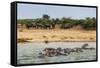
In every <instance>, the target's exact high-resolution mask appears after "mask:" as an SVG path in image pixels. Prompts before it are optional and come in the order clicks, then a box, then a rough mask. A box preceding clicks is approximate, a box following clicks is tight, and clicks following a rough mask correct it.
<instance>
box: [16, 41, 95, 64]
mask: <svg viewBox="0 0 100 68" xmlns="http://www.w3.org/2000/svg"><path fill="white" fill-rule="evenodd" d="M85 43H88V44H89V46H88V47H94V48H96V42H50V43H48V44H45V43H43V42H40V43H18V46H17V49H18V50H17V53H18V54H17V63H18V64H38V63H53V62H70V61H86V60H96V50H84V52H81V53H71V54H70V55H68V56H55V57H45V58H38V56H39V55H38V53H40V52H42V50H43V49H44V48H49V47H50V48H58V47H61V48H75V47H81V46H82V45H83V44H85Z"/></svg>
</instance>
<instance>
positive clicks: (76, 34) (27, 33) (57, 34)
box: [17, 29, 96, 42]
mask: <svg viewBox="0 0 100 68" xmlns="http://www.w3.org/2000/svg"><path fill="white" fill-rule="evenodd" d="M20 30H21V31H20ZM17 33H18V34H17V35H18V36H17V39H18V42H28V41H45V40H48V41H96V31H95V30H88V31H87V30H74V29H71V30H70V29H66V30H61V29H58V30H53V29H52V30H43V29H36V30H35V29H18V31H17Z"/></svg>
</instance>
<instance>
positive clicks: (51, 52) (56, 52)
mask: <svg viewBox="0 0 100 68" xmlns="http://www.w3.org/2000/svg"><path fill="white" fill-rule="evenodd" d="M87 46H88V44H84V45H83V46H82V47H81V48H64V49H62V48H61V47H58V48H56V49H55V48H45V49H44V50H43V51H42V52H40V53H39V56H38V58H44V57H46V56H47V57H54V56H68V55H70V54H71V53H73V52H75V53H80V52H84V50H94V49H95V48H94V47H90V48H89V47H87Z"/></svg>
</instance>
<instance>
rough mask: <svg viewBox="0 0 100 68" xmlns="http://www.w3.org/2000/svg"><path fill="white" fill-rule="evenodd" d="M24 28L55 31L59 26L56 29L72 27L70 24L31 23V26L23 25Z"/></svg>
mask: <svg viewBox="0 0 100 68" xmlns="http://www.w3.org/2000/svg"><path fill="white" fill-rule="evenodd" d="M25 26H26V28H28V29H29V28H34V29H55V28H56V26H59V27H57V28H61V29H68V28H71V27H72V25H70V24H64V25H62V24H36V23H33V24H26V25H25Z"/></svg>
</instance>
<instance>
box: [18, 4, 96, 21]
mask: <svg viewBox="0 0 100 68" xmlns="http://www.w3.org/2000/svg"><path fill="white" fill-rule="evenodd" d="M17 5H18V6H17V19H36V18H41V17H42V15H43V14H48V15H49V16H50V17H51V18H62V17H70V18H73V19H84V18H86V17H96V8H92V7H76V6H56V5H39V4H22V3H18V4H17Z"/></svg>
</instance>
